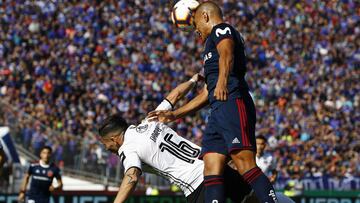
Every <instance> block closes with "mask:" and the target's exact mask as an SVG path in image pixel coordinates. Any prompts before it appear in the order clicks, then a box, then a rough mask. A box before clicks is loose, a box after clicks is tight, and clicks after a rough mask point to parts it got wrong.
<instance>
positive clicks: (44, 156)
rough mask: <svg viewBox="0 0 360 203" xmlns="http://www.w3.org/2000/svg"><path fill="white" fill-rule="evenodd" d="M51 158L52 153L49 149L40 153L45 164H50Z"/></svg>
mask: <svg viewBox="0 0 360 203" xmlns="http://www.w3.org/2000/svg"><path fill="white" fill-rule="evenodd" d="M50 157H51V152H50V150H49V149H43V150H41V152H40V159H41V160H42V161H44V162H45V163H48V162H49V160H50Z"/></svg>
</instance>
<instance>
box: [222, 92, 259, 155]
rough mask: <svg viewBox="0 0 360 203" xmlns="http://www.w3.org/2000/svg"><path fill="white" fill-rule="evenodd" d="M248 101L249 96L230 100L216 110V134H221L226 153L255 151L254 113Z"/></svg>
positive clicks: (250, 102)
mask: <svg viewBox="0 0 360 203" xmlns="http://www.w3.org/2000/svg"><path fill="white" fill-rule="evenodd" d="M249 99H250V100H251V97H250V96H249V97H245V96H244V97H241V98H236V99H230V100H228V101H227V102H226V103H225V104H223V105H222V106H220V107H219V108H218V110H217V113H216V121H217V125H216V127H217V128H218V130H217V132H219V133H220V132H221V135H222V137H223V139H224V141H225V145H226V148H227V152H228V153H231V152H233V151H235V150H251V151H256V142H255V122H256V113H255V108H254V106H253V105H251V104H253V103H252V100H251V101H249Z"/></svg>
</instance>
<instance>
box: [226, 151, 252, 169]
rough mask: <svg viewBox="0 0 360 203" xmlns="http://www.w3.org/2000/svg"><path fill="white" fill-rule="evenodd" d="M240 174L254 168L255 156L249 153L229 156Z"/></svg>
mask: <svg viewBox="0 0 360 203" xmlns="http://www.w3.org/2000/svg"><path fill="white" fill-rule="evenodd" d="M231 158H232V160H233V161H234V163H235V165H236V167H237V170H238V172H239V173H240V174H244V173H245V172H246V171H248V170H250V169H252V168H254V167H256V161H255V155H253V154H251V153H237V154H232V155H231Z"/></svg>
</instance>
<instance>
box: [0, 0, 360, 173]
mask: <svg viewBox="0 0 360 203" xmlns="http://www.w3.org/2000/svg"><path fill="white" fill-rule="evenodd" d="M220 4H221V5H222V7H223V10H224V14H225V16H226V21H227V22H229V23H230V24H232V25H236V27H237V28H238V29H239V30H240V31H241V32H242V34H243V35H244V37H245V39H246V46H247V54H248V58H249V62H248V74H247V81H248V82H249V85H250V87H251V91H252V94H253V97H254V99H255V103H256V107H257V116H258V120H257V134H262V135H264V136H265V137H267V138H268V142H269V146H270V147H269V148H268V151H269V152H270V153H272V154H273V155H274V156H275V158H276V160H277V168H278V170H279V176H280V177H284V178H289V177H293V176H294V177H295V176H296V177H300V178H303V177H316V176H322V175H329V176H333V177H350V176H360V165H359V164H358V163H359V162H360V156H359V151H360V143H359V140H360V139H359V135H360V122H359V120H360V111H359V105H360V104H359V102H360V94H359V91H360V83H359V81H360V68H359V63H360V38H359V36H360V26H359V25H360V17H359V14H360V5H359V4H360V3H359V2H356V1H354V0H339V1H320V0H316V1H294V0H291V1H283V0H270V1H261V0H252V1H250V0H245V1H237V0H223V1H221V2H220ZM170 9H171V3H169V1H167V0H135V1H133V0H118V1H35V2H34V1H25V3H18V2H17V1H13V0H5V1H2V2H0V24H1V29H0V100H1V102H2V103H6V104H8V105H10V106H11V107H12V108H14V109H16V111H18V113H19V114H21V115H26V117H31V118H32V119H31V120H32V121H29V119H24V118H25V116H24V118H22V117H21V116H19V118H18V121H19V122H20V127H21V129H22V130H21V132H20V136H19V137H18V139H19V140H20V141H21V142H22V143H23V145H24V146H25V147H26V148H28V149H30V150H31V151H33V152H34V153H37V152H38V151H39V149H40V148H41V146H43V145H44V144H47V145H49V144H50V145H52V146H53V148H54V153H55V160H56V161H57V162H60V163H62V164H63V165H64V166H70V167H76V166H75V165H76V164H75V162H76V159H80V161H81V162H85V163H87V165H88V166H92V165H97V164H104V165H105V164H109V165H111V166H112V167H114V168H115V167H116V165H117V159H116V157H114V156H109V157H108V158H106V156H104V152H103V151H102V149H101V148H100V147H99V145H98V142H97V139H96V136H95V134H96V127H97V124H98V123H99V121H101V120H102V119H103V118H104V117H105V116H107V115H110V114H112V113H115V112H121V113H122V114H123V116H124V117H125V118H126V119H127V120H128V122H129V123H139V122H140V121H141V119H143V118H144V117H145V116H146V113H147V112H149V111H151V110H153V109H154V107H156V105H157V104H159V102H161V100H162V99H163V98H164V95H166V93H168V92H169V91H170V90H171V89H172V88H174V87H175V86H176V85H177V84H179V82H182V81H185V80H187V79H188V78H189V77H190V76H191V75H192V74H194V73H195V72H197V71H199V70H200V69H201V68H202V61H201V55H200V54H201V51H202V44H201V42H200V41H199V40H198V39H197V38H196V36H195V34H194V33H185V32H181V31H179V30H177V29H176V28H175V27H174V26H173V25H172V24H171V22H170V19H169V14H170ZM356 81H358V82H356ZM195 93H196V90H194V91H193V92H192V94H190V95H189V97H188V98H187V99H189V98H191V97H193V96H194V95H195ZM207 115H208V111H207V110H202V111H200V112H198V113H196V114H195V115H193V116H191V117H186V118H185V119H180V120H178V121H177V122H176V123H175V124H172V126H173V127H174V128H175V129H176V130H177V131H178V132H179V134H181V135H182V136H185V137H187V138H188V139H191V140H193V141H195V142H196V143H200V141H201V137H202V135H203V130H204V127H205V122H206V118H207ZM34 120H35V121H34ZM3 123H4V124H7V123H9V121H6V119H4V121H3ZM80 155H81V156H80ZM92 163H93V164H92Z"/></svg>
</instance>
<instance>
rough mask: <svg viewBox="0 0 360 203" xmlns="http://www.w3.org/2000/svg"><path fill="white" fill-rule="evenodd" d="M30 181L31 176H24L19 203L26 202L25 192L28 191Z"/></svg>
mask: <svg viewBox="0 0 360 203" xmlns="http://www.w3.org/2000/svg"><path fill="white" fill-rule="evenodd" d="M29 179H30V174H29V173H26V174H25V176H24V180H23V182H22V184H21V186H20V192H19V197H18V200H19V202H24V201H25V191H26V187H27V184H28V183H29Z"/></svg>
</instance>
